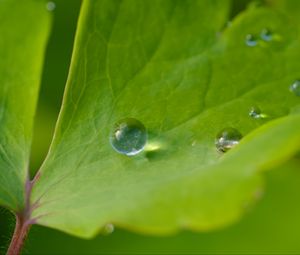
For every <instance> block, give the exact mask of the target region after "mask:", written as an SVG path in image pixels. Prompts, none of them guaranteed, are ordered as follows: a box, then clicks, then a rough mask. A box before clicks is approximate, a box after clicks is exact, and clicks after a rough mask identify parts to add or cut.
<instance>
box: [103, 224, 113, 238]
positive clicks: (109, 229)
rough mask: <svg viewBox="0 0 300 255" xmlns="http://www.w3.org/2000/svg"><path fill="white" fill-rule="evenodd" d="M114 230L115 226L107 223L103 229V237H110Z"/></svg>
mask: <svg viewBox="0 0 300 255" xmlns="http://www.w3.org/2000/svg"><path fill="white" fill-rule="evenodd" d="M114 230H115V226H114V225H113V224H111V223H108V224H106V225H105V226H104V227H103V230H102V233H103V234H104V235H110V234H112V233H113V232H114Z"/></svg>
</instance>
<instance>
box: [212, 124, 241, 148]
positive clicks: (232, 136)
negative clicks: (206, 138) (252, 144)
mask: <svg viewBox="0 0 300 255" xmlns="http://www.w3.org/2000/svg"><path fill="white" fill-rule="evenodd" d="M242 137H243V136H242V134H241V133H240V132H239V131H238V130H236V129H235V128H231V127H229V128H225V129H223V130H222V131H221V132H220V133H218V135H217V136H216V140H215V145H216V147H217V149H218V150H219V151H221V152H226V151H228V150H230V149H231V148H233V147H234V146H236V145H237V144H238V143H239V141H240V140H241V139H242Z"/></svg>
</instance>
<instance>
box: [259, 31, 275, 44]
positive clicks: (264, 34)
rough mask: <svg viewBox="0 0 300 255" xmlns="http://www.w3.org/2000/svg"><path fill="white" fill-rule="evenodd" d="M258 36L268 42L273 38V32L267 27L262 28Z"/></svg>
mask: <svg viewBox="0 0 300 255" xmlns="http://www.w3.org/2000/svg"><path fill="white" fill-rule="evenodd" d="M260 38H261V39H262V40H264V41H266V42H270V41H272V39H273V33H272V32H271V31H270V30H269V29H267V28H264V29H263V30H262V31H261V33H260Z"/></svg>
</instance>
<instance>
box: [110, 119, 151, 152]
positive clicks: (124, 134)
mask: <svg viewBox="0 0 300 255" xmlns="http://www.w3.org/2000/svg"><path fill="white" fill-rule="evenodd" d="M146 142H147V131H146V128H145V126H144V125H143V124H142V123H141V122H140V121H138V120H136V119H134V118H126V119H122V120H120V121H119V122H117V123H116V124H115V126H114V128H113V132H112V133H111V135H110V143H111V145H112V147H113V148H114V149H115V151H117V152H119V153H121V154H124V155H127V156H134V155H136V154H138V153H140V152H141V151H142V150H143V149H144V147H145V145H146Z"/></svg>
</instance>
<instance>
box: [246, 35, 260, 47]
mask: <svg viewBox="0 0 300 255" xmlns="http://www.w3.org/2000/svg"><path fill="white" fill-rule="evenodd" d="M257 44H258V41H257V38H256V37H255V36H254V35H252V34H248V35H247V36H246V45H247V46H249V47H255V46H256V45H257Z"/></svg>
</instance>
